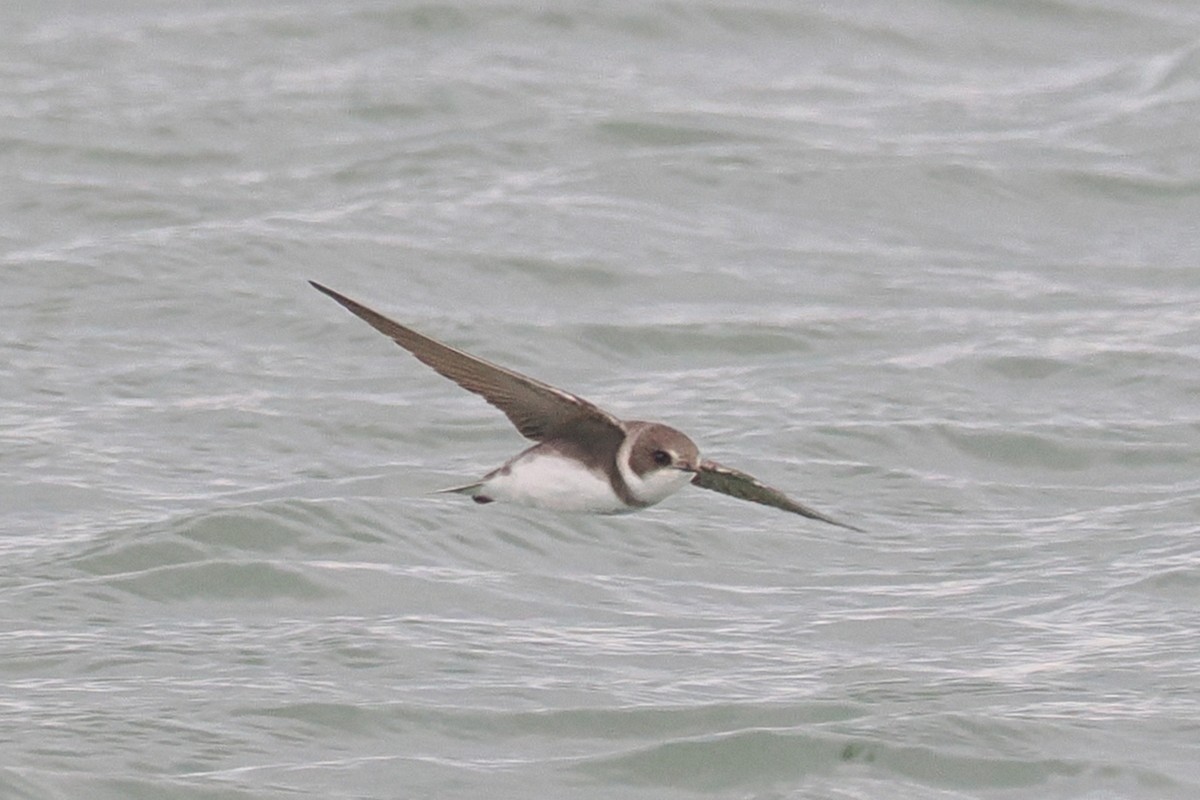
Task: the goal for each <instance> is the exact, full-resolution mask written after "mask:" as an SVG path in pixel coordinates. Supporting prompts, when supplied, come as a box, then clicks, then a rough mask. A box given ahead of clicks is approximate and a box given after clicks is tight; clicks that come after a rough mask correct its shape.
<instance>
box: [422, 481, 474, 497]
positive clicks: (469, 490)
mask: <svg viewBox="0 0 1200 800" xmlns="http://www.w3.org/2000/svg"><path fill="white" fill-rule="evenodd" d="M481 486H483V481H476V482H475V483H467V484H463V485H462V486H451V487H449V488H447V489H434V491H433V493H434V494H470V495H473V494H475V492H477V491H478V490H479V488H480V487H481Z"/></svg>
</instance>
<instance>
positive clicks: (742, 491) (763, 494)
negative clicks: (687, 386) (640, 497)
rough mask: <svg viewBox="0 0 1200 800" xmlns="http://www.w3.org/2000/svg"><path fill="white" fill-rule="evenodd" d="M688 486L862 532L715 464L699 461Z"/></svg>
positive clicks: (748, 477)
mask: <svg viewBox="0 0 1200 800" xmlns="http://www.w3.org/2000/svg"><path fill="white" fill-rule="evenodd" d="M692 483H694V484H695V485H696V486H699V487H700V488H702V489H712V490H713V491H714V492H720V493H721V494H727V495H729V496H730V497H737V498H739V499H741V500H750V501H751V502H754V503H762V504H763V505H765V506H772V507H774V508H781V509H783V510H784V511H791V512H792V513H793V514H799V515H800V516H802V517H808V518H809V519H817V520H820V521H821V522H828V523H829V524H830V525H837V526H838V527H841V528H847V529H849V530H852V531H858V532H859V533H862V529H861V528H856V527H854V526H853V525H847V524H846V523H844V522H838V521H837V520H836V519H833V518H831V517H827V516H825V515H824V514H822V513H821V512H819V511H814V510H813V509H811V508H809V507H808V506H806V505H802V504H800V503H797V502H796V501H795V500H792V499H791V498H790V497H788V496H787V495H785V494H784V493H783V492H781V491H779V490H778V489H773V488H771V487H770V486H767V485H766V484H765V483H763V482H762V481H759V480H758V479H756V478H754V477H753V476H751V475H747V474H746V473H744V472H742V471H741V470H737V469H732V468H731V467H723V466H721V465H720V464H718V463H716V462H715V461H703V462H701V463H700V466H699V467H698V468H697V469H696V474H695V476H694V477H693V478H692Z"/></svg>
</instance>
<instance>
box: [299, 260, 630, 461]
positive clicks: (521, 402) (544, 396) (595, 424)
mask: <svg viewBox="0 0 1200 800" xmlns="http://www.w3.org/2000/svg"><path fill="white" fill-rule="evenodd" d="M309 283H311V284H312V285H313V288H315V289H317V290H318V291H320V292H323V293H325V294H327V295H329V296H330V297H332V298H333V299H334V300H336V301H338V302H339V303H341V304H342V305H343V306H344V307H345V308H346V309H347V310H349V311H350V312H351V313H353V314H355V315H356V316H358V317H359V318H360V319H362V320H363V321H365V322H366V323H367V324H368V325H370V326H371V327H372V328H374V329H375V330H377V331H379V332H380V333H382V334H383V335H384V336H387V337H389V338H391V339H392V341H394V342H395V343H396V344H398V345H400V346H401V347H403V348H404V349H405V350H407V351H408V352H410V353H412V354H413V355H414V356H416V357H417V358H418V359H419V360H420V361H422V362H423V363H425V364H427V365H428V366H430V367H432V368H433V369H434V371H436V372H437V373H439V374H440V375H443V376H445V377H447V378H449V379H450V380H452V381H454V382H455V383H457V384H458V385H459V386H461V387H462V388H464V389H466V390H467V391H468V392H474V393H475V394H477V395H480V396H482V397H483V399H484V400H487V401H488V402H489V403H491V404H492V405H493V406H495V407H496V408H498V409H500V410H501V411H503V412H504V414H505V416H507V417H508V418H509V419H510V420H511V421H512V424H513V425H515V426H516V427H517V430H518V431H520V432H521V435H522V436H524V437H526V438H528V439H533V440H534V441H535V442H540V441H542V440H543V439H546V438H549V437H551V436H564V437H567V438H581V439H582V438H593V437H596V436H602V437H605V438H607V437H611V436H614V435H616V436H620V437H622V438H623V437H624V435H625V428H624V425H622V423H621V421H620V420H619V419H617V418H616V417H614V416H612V415H611V414H609V413H608V412H606V411H604V410H602V409H600V408H598V407H597V406H595V405H593V404H591V403H589V402H588V401H587V400H584V399H583V398H582V397H576V396H575V395H573V394H570V393H568V392H564V391H562V390H561V389H555V388H554V387H553V386H550V385H549V384H545V383H542V382H541V381H537V380H534V379H533V378H529V377H526V376H524V375H521V374H520V373H517V372H513V371H512V370H509V369H505V368H504V367H500V366H497V365H495V364H492V363H490V362H487V361H484V360H483V359H482V358H476V357H475V356H473V355H470V354H469V353H464V352H463V351H461V350H456V349H455V348H453V347H450V346H448V345H444V344H442V343H441V342H438V341H435V340H434V339H430V338H429V337H428V336H424V335H422V334H420V333H417V332H416V331H414V330H412V329H411V328H406V327H405V326H403V325H401V324H400V323H398V322H394V321H392V320H390V319H388V318H387V317H385V316H383V315H382V314H380V313H379V312H378V311H373V310H372V309H369V308H367V307H366V306H364V305H363V304H361V303H358V302H355V301H354V300H351V299H350V298H349V297H346V296H345V295H343V294H339V293H338V292H335V291H333V290H332V289H330V288H328V287H326V286H322V285H321V284H319V283H316V282H315V281H309Z"/></svg>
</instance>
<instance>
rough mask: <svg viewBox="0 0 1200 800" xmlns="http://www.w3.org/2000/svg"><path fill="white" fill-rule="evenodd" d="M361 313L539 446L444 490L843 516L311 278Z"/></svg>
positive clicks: (595, 508)
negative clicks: (670, 501) (695, 493)
mask: <svg viewBox="0 0 1200 800" xmlns="http://www.w3.org/2000/svg"><path fill="white" fill-rule="evenodd" d="M309 283H311V284H312V285H313V287H314V288H315V289H317V290H318V291H320V292H323V293H324V294H327V295H329V296H330V297H332V298H333V299H334V300H336V301H337V302H338V303H340V304H341V305H342V306H344V307H345V308H346V309H347V310H349V311H350V312H351V313H353V314H354V315H355V316H357V317H359V318H360V319H362V320H363V321H364V322H366V323H367V324H368V325H370V326H371V327H372V328H374V329H375V330H377V331H379V332H380V333H382V334H383V335H384V336H387V337H389V338H390V339H392V341H394V342H395V343H396V344H398V345H400V346H401V347H403V348H404V349H405V350H407V351H408V352H410V353H412V354H413V355H414V356H416V358H417V359H418V360H419V361H421V362H422V363H424V364H426V365H427V366H429V367H432V368H433V370H434V371H435V372H437V373H438V374H440V375H443V376H445V377H447V378H449V379H450V380H452V381H454V382H455V383H457V384H458V385H459V386H461V387H462V388H464V389H466V390H467V391H468V392H474V393H475V394H478V395H480V396H482V397H483V399H484V400H486V401H487V402H489V403H491V404H492V405H493V406H495V407H496V408H498V409H500V410H501V411H502V412H504V415H505V416H507V417H508V419H509V420H510V421H511V422H512V424H513V425H514V426H516V428H517V430H518V431H519V432H520V433H521V435H522V436H524V437H525V438H527V439H531V440H532V441H534V442H536V443H537V444H535V445H533V446H532V447H530V448H529V449H527V450H524V451H522V452H521V453H518V454H517V455H515V456H513V457H512V458H511V459H509V460H508V461H507V462H505V463H504V464H503V465H501V466H500V467H497V468H496V469H494V470H492V471H491V472H489V473H487V474H486V475H484V476H483V477H482V478H480V479H479V480H477V481H474V482H472V483H468V484H464V485H462V486H453V487H450V488H448V489H442V490H441V491H443V492H456V493H458V494H465V495H469V496H470V497H471V498H472V499H474V501H475V502H476V503H490V502H492V501H493V500H501V501H507V502H510V503H518V504H521V505H526V506H534V507H538V508H546V509H551V510H554V511H575V512H587V513H594V514H619V513H625V512H630V511H637V510H638V509H642V508H646V507H648V506H652V505H654V504H655V503H658V502H660V501H662V500H664V499H665V498H667V497H669V496H670V495H672V494H674V493H675V492H676V491H678V490H679V489H681V488H683V486H684V485H686V484H688V483H691V484H692V485H693V486H699V487H700V488H702V489H711V490H713V491H715V492H721V493H722V494H727V495H730V496H731V497H737V498H740V499H742V500H750V501H752V502H755V503H761V504H763V505H766V506H772V507H773V508H778V509H782V510H784V511H790V512H792V513H793V514H799V515H800V516H803V517H808V518H809V519H815V520H820V521H821V522H827V523H829V524H830V525H837V526H839V527H842V528H847V529H849V530H852V531H860V532H861V529H860V528H856V527H854V526H853V525H848V524H846V523H845V522H839V521H838V520H836V519H833V518H832V517H828V516H826V515H824V514H822V513H821V512H819V511H815V510H814V509H811V508H809V507H808V506H806V505H803V504H801V503H798V502H796V501H795V500H792V499H791V498H790V497H788V496H787V495H785V494H784V493H783V492H781V491H779V490H778V489H774V488H772V487H770V486H767V485H766V484H764V483H762V482H761V481H759V480H757V479H756V478H754V477H752V476H750V475H747V474H746V473H745V472H742V471H740V470H736V469H733V468H732V467H725V466H722V465H720V464H718V463H716V462H715V461H709V460H707V459H701V458H700V451H699V448H697V447H696V445H695V443H694V442H693V441H692V440H691V439H689V438H688V437H687V436H686V435H684V434H683V433H681V432H679V431H677V430H675V429H674V428H672V427H669V426H667V425H663V424H662V423H658V422H642V421H638V420H621V419H617V418H616V417H614V416H613V415H612V414H610V413H608V412H607V411H604V410H603V409H601V408H599V407H598V406H596V405H594V404H593V403H591V402H589V401H587V400H584V399H583V398H582V397H578V396H576V395H573V394H571V393H569V392H565V391H563V390H562V389H556V388H555V387H553V386H550V385H549V384H546V383H542V382H541V381H539V380H535V379H534V378H530V377H528V376H525V375H522V374H520V373H518V372H514V371H513V370H510V369H506V368H504V367H501V366H498V365H496V364H492V363H491V362H488V361H484V360H483V359H482V358H477V357H476V356H473V355H471V354H469V353H465V352H463V351H462V350H458V349H455V348H453V347H450V346H449V345H445V344H442V343H441V342H438V341H436V340H434V339H431V338H429V337H428V336H425V335H423V334H420V333H417V332H416V331H414V330H413V329H412V328H409V327H407V326H404V325H401V324H400V323H398V322H395V321H393V320H390V319H388V318H387V317H385V316H383V315H382V314H380V313H379V312H378V311H374V310H372V309H370V308H367V307H366V306H364V305H363V304H362V303H359V302H356V301H354V300H351V299H350V298H349V297H346V296H345V295H343V294H339V293H338V292H335V291H334V290H332V289H330V288H328V287H326V286H322V285H321V284H319V283H317V282H315V281H309Z"/></svg>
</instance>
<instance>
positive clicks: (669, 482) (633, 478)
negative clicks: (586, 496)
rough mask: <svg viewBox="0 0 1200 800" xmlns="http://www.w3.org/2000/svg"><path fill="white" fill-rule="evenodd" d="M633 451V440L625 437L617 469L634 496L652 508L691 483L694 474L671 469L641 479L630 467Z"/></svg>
mask: <svg viewBox="0 0 1200 800" xmlns="http://www.w3.org/2000/svg"><path fill="white" fill-rule="evenodd" d="M632 449H633V442H632V440H631V438H630V437H625V441H623V442H621V449H619V450H617V469H618V470H620V472H621V477H622V478H624V479H625V484H626V485H627V486H628V487H629V491H630V492H632V494H633V496H634V497H636V498H637V499H638V500H640V501H641V502H643V503H645V504H646V505H648V506H652V505H654V504H655V503H660V502H662V501H663V500H666V499H667V498H668V497H670V496H671V495H673V494H675V493H676V492H677V491H679V490H680V489H682V488H683V487H684V486H685V485H686V484H688V483H690V482H691V480H692V473H690V472H684V471H683V470H681V469H671V468H670V467H667V468H666V469H656V470H654V471H653V472H648V473H646V475H645V477H644V478H643V477H639V476H638V474H637V473H636V472H634V471H633V469H632V468H631V467H630V466H629V453H630V451H631V450H632Z"/></svg>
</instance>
